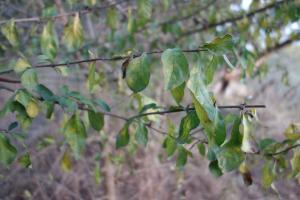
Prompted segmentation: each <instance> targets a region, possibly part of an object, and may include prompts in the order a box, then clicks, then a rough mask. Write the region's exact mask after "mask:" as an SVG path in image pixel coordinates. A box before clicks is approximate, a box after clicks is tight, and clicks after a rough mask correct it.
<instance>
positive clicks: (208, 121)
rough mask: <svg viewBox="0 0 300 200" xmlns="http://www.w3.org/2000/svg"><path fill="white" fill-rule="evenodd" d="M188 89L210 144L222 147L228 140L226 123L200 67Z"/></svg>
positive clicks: (194, 72) (191, 79)
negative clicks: (226, 139) (207, 86)
mask: <svg viewBox="0 0 300 200" xmlns="http://www.w3.org/2000/svg"><path fill="white" fill-rule="evenodd" d="M187 87H188V88H189V89H190V91H191V93H192V97H193V103H194V106H195V109H196V113H197V116H198V118H199V121H200V124H201V125H202V126H203V128H204V129H205V132H206V134H207V136H208V142H209V144H210V145H212V144H214V143H215V144H217V145H219V146H220V145H221V144H222V143H223V142H224V141H225V138H226V128H225V123H224V120H223V119H222V117H221V115H220V112H219V110H218V108H217V107H215V106H214V103H213V101H212V99H211V97H210V94H209V92H208V90H207V88H206V85H205V84H204V82H203V80H202V75H201V69H200V67H197V66H196V67H194V68H193V70H192V72H191V78H190V79H189V81H188V83H187Z"/></svg>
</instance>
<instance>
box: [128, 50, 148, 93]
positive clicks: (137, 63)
mask: <svg viewBox="0 0 300 200" xmlns="http://www.w3.org/2000/svg"><path fill="white" fill-rule="evenodd" d="M149 79H150V61H149V58H148V56H147V54H145V53H144V54H143V55H142V56H140V57H138V58H134V59H132V60H131V61H130V62H129V64H128V66H127V69H126V82H127V85H128V87H129V88H130V89H131V90H132V91H133V92H135V93H136V92H140V91H142V90H143V89H145V88H146V87H147V85H148V84H149Z"/></svg>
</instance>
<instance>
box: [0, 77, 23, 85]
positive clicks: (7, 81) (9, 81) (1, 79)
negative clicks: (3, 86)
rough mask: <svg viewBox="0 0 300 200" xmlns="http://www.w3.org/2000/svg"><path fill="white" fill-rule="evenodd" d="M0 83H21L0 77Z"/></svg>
mask: <svg viewBox="0 0 300 200" xmlns="http://www.w3.org/2000/svg"><path fill="white" fill-rule="evenodd" d="M0 82H4V83H15V84H19V83H21V81H19V80H13V79H8V78H3V77H0Z"/></svg>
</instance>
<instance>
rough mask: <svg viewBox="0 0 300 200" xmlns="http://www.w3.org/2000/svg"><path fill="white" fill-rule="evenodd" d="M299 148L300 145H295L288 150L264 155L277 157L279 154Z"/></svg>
mask: <svg viewBox="0 0 300 200" xmlns="http://www.w3.org/2000/svg"><path fill="white" fill-rule="evenodd" d="M297 147H300V144H295V145H293V146H290V147H287V148H286V149H284V150H282V151H278V152H275V153H267V154H264V155H265V156H276V155H279V154H283V153H287V152H289V151H290V150H292V149H295V148H297Z"/></svg>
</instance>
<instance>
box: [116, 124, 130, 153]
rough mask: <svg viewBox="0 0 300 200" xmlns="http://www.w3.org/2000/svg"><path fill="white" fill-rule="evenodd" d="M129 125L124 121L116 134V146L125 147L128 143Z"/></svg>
mask: <svg viewBox="0 0 300 200" xmlns="http://www.w3.org/2000/svg"><path fill="white" fill-rule="evenodd" d="M128 126H129V125H128V124H127V123H126V124H125V125H124V126H123V128H122V129H121V131H120V132H119V134H118V135H117V139H116V148H117V149H119V148H122V147H125V146H126V145H127V144H128V143H129V139H130V136H129V127H128Z"/></svg>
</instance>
